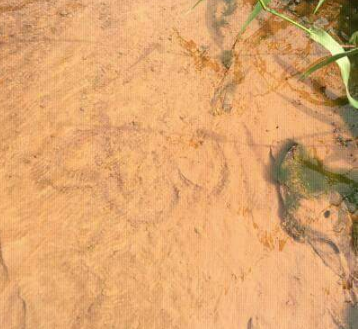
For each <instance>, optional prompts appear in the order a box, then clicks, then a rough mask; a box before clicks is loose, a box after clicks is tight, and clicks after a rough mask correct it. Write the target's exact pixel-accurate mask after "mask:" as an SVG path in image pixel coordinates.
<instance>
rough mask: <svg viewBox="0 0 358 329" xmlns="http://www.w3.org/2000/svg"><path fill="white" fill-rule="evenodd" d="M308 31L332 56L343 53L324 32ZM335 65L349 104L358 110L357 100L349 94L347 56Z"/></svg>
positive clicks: (338, 45) (314, 29)
mask: <svg viewBox="0 0 358 329" xmlns="http://www.w3.org/2000/svg"><path fill="white" fill-rule="evenodd" d="M310 31H311V32H310V38H311V39H312V40H314V41H316V42H317V43H319V44H320V45H321V46H323V47H324V48H326V49H327V50H328V51H329V52H330V53H331V55H332V56H335V55H339V54H342V53H344V49H343V47H342V46H341V45H340V44H339V43H338V42H337V41H336V40H335V39H333V38H332V37H331V36H330V35H329V34H328V33H327V32H326V31H324V30H321V29H318V28H312V29H311V30H310ZM354 50H355V49H354ZM336 63H337V64H338V66H339V69H340V70H341V76H342V80H343V83H344V86H345V88H346V93H347V97H348V100H349V103H350V104H351V105H352V106H353V107H354V108H356V109H358V100H356V99H354V98H353V97H352V95H351V94H350V92H349V76H350V73H351V62H350V61H349V58H348V56H344V57H342V58H339V59H337V60H336Z"/></svg>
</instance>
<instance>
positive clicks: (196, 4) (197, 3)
mask: <svg viewBox="0 0 358 329" xmlns="http://www.w3.org/2000/svg"><path fill="white" fill-rule="evenodd" d="M203 1H204V0H198V1H197V2H195V4H194V5H193V6H192V7H191V8H189V9H188V11H187V12H186V14H189V13H190V12H191V11H192V10H194V9H195V8H196V7H197V6H198V5H199V4H200V3H201V2H203Z"/></svg>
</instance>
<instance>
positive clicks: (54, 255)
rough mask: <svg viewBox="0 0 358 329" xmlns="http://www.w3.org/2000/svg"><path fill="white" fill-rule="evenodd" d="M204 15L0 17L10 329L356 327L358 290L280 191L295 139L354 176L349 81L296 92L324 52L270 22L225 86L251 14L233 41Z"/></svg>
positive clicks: (61, 7) (133, 5)
mask: <svg viewBox="0 0 358 329" xmlns="http://www.w3.org/2000/svg"><path fill="white" fill-rule="evenodd" d="M210 3H211V4H213V1H209V5H210ZM251 3H252V2H251ZM192 4H193V1H189V0H180V1H177V0H162V1H148V0H137V1H129V0H123V1H119V0H117V1H110V0H102V1H89V0H56V1H55V0H12V1H10V0H3V1H2V2H1V3H0V23H1V24H0V49H1V55H0V56H1V62H0V72H1V74H0V79H1V93H0V104H1V111H0V128H1V129H0V155H1V156H0V163H1V166H0V173H1V186H0V200H1V202H0V205H1V214H2V216H1V221H0V241H1V257H2V258H1V259H0V260H1V263H2V265H1V266H0V328H1V329H8V328H9V329H10V328H14V329H15V328H16V329H17V328H19V329H20V328H21V329H22V328H26V329H41V328H46V329H53V328H61V329H62V328H63V329H69V328H73V329H79V328H86V329H87V328H96V329H99V328H121V329H122V328H123V329H139V328H143V329H151V328H153V329H154V328H155V329H159V328H163V329H164V328H165V329H169V328H173V329H174V328H175V329H179V328H185V329H186V328H192V329H199V328H200V329H201V328H206V329H208V328H212V329H219V328H225V329H234V328H235V329H278V328H280V329H281V328H282V329H283V328H285V329H286V328H287V329H330V328H339V326H338V324H339V323H341V324H342V326H343V325H347V321H350V320H348V319H347V316H346V313H347V307H348V306H349V303H348V302H349V301H350V300H349V296H348V295H349V294H348V293H347V290H349V287H347V286H346V285H345V283H344V282H343V281H342V280H341V278H339V276H337V275H336V273H334V272H333V271H332V270H331V268H329V267H328V266H326V265H325V264H324V263H323V262H322V260H321V259H320V258H319V257H318V256H317V255H316V254H315V253H314V251H313V250H312V248H311V247H310V246H309V245H307V244H304V243H298V242H295V241H293V240H292V239H291V238H290V237H289V236H288V235H287V234H286V232H285V231H283V230H282V228H281V226H280V217H279V209H278V206H279V204H278V203H279V201H278V198H277V194H276V187H275V185H274V184H273V183H272V179H271V178H270V177H269V166H270V148H271V149H272V152H273V154H276V153H277V151H278V150H279V148H280V147H281V145H283V143H284V142H285V141H286V140H287V139H295V140H297V141H299V142H300V143H302V144H304V145H305V146H307V147H309V148H310V149H311V150H313V151H314V152H316V154H317V155H318V156H319V157H320V158H321V159H322V160H325V161H326V162H327V163H329V164H332V165H345V166H351V167H352V166H354V161H355V160H356V157H357V155H358V154H357V152H356V148H344V149H342V148H341V147H340V146H339V145H337V143H335V139H336V137H337V136H336V134H337V131H338V130H340V132H341V133H342V134H345V128H344V122H343V120H342V118H341V116H340V114H341V113H342V112H343V111H348V109H347V108H339V107H338V106H337V105H336V103H337V102H335V101H332V100H331V99H329V98H328V97H326V96H324V94H322V85H321V84H322V81H323V78H327V76H328V77H331V78H332V79H328V81H329V82H328V86H327V90H326V94H328V95H333V94H336V95H341V94H342V86H341V85H340V81H339V80H338V79H334V77H335V76H336V74H337V72H336V69H335V68H334V67H330V68H328V69H326V70H324V71H323V72H321V73H320V74H318V75H315V80H307V81H305V82H299V81H298V79H297V77H295V76H294V74H296V73H297V72H299V71H300V70H302V69H304V68H305V67H307V65H308V64H309V63H312V62H313V61H314V60H316V59H317V58H318V57H319V56H320V54H321V53H323V51H322V50H321V49H319V48H316V47H315V46H314V45H312V44H311V43H310V42H309V41H308V40H307V39H306V37H305V36H304V35H303V34H302V33H300V32H299V31H297V30H296V29H293V28H290V27H287V26H286V25H285V24H283V25H282V24H281V23H280V22H279V21H277V20H276V19H274V20H273V23H271V24H266V23H264V22H263V21H262V23H261V24H259V23H258V22H257V21H256V22H254V23H253V24H252V26H250V28H249V30H248V31H247V32H246V33H245V35H244V37H243V39H242V40H240V41H239V42H238V44H237V46H236V59H235V61H234V64H233V66H232V67H231V69H230V70H229V71H228V72H226V71H225V69H224V66H223V65H222V64H221V62H220V59H219V55H220V53H221V51H222V50H223V49H228V47H230V45H231V44H232V43H233V40H234V36H235V34H236V32H237V31H238V30H239V28H240V26H241V24H242V23H243V21H244V19H245V18H246V17H247V15H248V13H249V10H250V8H251V6H250V2H249V3H248V2H247V1H245V2H244V3H242V1H239V8H238V10H237V11H236V12H235V14H234V15H232V16H230V18H229V23H230V25H227V26H225V27H224V28H222V29H221V32H222V35H220V33H218V31H215V30H213V27H212V25H211V26H210V24H211V23H210V19H208V15H209V14H210V11H209V9H210V8H209V9H208V7H207V5H206V4H204V3H203V4H201V5H200V6H198V7H197V8H196V10H195V11H193V12H191V13H190V14H187V15H186V14H185V13H186V11H187V9H188V8H190V6H191V5H192ZM208 13H209V14H208ZM209 18H210V17H209ZM266 18H267V17H266ZM273 32H275V33H274V34H275V35H273ZM308 54H311V55H310V56H308ZM312 54H313V55H312ZM333 80H334V81H337V82H335V83H334V84H333V82H332V81H333ZM227 81H229V82H230V81H231V82H234V83H235V84H236V89H234V90H233V91H230V90H229V92H228V95H227V99H225V100H223V99H222V97H218V100H217V102H216V103H215V100H214V101H213V97H214V95H215V90H220V89H218V88H220V86H222V85H225V84H226V83H227ZM220 83H221V85H220ZM331 98H332V97H331ZM333 98H334V97H333ZM223 102H224V103H225V102H229V103H230V102H231V107H230V108H226V107H225V106H223V107H221V106H220V104H221V105H222V104H223ZM224 105H225V104H224ZM317 207H319V205H317ZM315 211H316V213H317V214H318V215H317V216H318V218H317V220H318V221H323V220H324V217H323V216H321V213H322V212H321V209H318V208H317V209H315ZM319 216H321V217H322V218H321V217H319ZM322 225H323V224H322ZM347 328H348V326H347ZM352 328H353V327H352Z"/></svg>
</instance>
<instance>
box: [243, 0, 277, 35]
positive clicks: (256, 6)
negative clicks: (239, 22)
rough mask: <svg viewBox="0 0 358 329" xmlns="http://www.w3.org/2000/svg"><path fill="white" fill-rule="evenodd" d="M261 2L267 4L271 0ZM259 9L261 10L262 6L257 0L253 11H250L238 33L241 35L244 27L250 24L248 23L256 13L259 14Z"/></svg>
mask: <svg viewBox="0 0 358 329" xmlns="http://www.w3.org/2000/svg"><path fill="white" fill-rule="evenodd" d="M262 1H263V3H264V4H265V5H268V4H269V3H270V2H271V0H262ZM261 10H263V7H262V5H261V3H260V1H258V2H257V3H256V5H255V7H254V9H253V11H252V12H251V14H250V16H249V17H248V18H247V20H246V22H245V23H244V25H243V26H242V28H241V30H240V32H239V35H241V34H242V33H244V32H245V30H246V28H247V27H248V26H249V25H250V23H251V22H252V21H253V20H254V19H255V18H256V17H257V15H258V14H260V12H261Z"/></svg>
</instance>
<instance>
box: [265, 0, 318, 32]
mask: <svg viewBox="0 0 358 329" xmlns="http://www.w3.org/2000/svg"><path fill="white" fill-rule="evenodd" d="M259 2H260V4H261V6H262V9H263V10H265V11H267V12H269V13H271V14H272V15H275V16H278V17H280V18H282V19H284V20H285V21H287V22H289V23H291V24H293V25H295V26H296V27H298V28H299V29H301V30H303V31H305V32H306V33H307V34H311V31H310V30H309V29H308V28H307V27H305V26H303V25H301V24H300V23H297V22H296V21H294V20H292V19H291V18H289V17H287V16H285V15H283V14H280V13H279V12H277V11H276V10H274V9H271V8H269V7H267V6H266V4H265V2H264V1H263V0H259Z"/></svg>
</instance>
